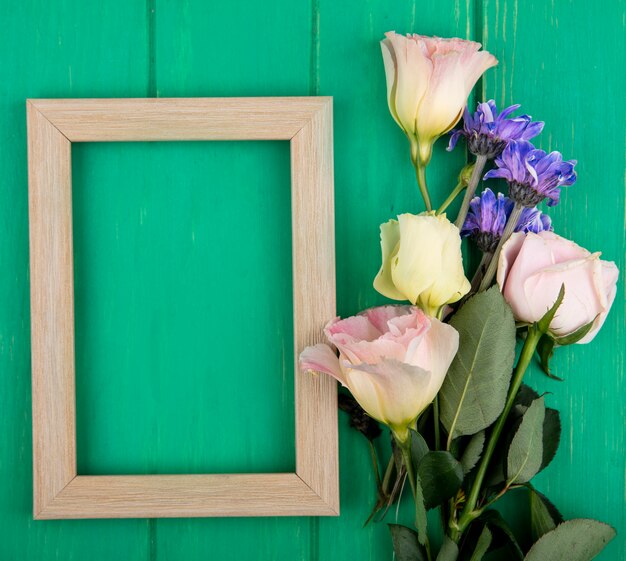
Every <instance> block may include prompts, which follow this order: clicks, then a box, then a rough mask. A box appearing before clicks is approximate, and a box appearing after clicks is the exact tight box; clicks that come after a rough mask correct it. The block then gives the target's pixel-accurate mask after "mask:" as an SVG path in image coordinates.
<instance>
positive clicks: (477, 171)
mask: <svg viewBox="0 0 626 561" xmlns="http://www.w3.org/2000/svg"><path fill="white" fill-rule="evenodd" d="M486 163H487V156H477V157H476V164H475V165H474V170H473V171H472V177H470V180H469V183H468V184H467V191H465V196H464V197H463V202H462V203H461V210H459V215H458V216H457V218H456V222H455V223H454V224H455V226H456V227H457V228H458V229H459V230H460V229H461V228H463V224H465V217H466V216H467V211H468V210H469V206H470V202H471V200H472V197H473V196H474V193H475V192H476V187H478V182H479V181H480V178H481V177H482V175H483V170H484V169H485V164H486Z"/></svg>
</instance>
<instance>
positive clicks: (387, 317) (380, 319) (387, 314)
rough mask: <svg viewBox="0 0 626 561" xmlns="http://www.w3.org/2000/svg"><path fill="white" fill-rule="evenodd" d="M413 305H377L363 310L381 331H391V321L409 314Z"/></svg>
mask: <svg viewBox="0 0 626 561" xmlns="http://www.w3.org/2000/svg"><path fill="white" fill-rule="evenodd" d="M412 309H413V308H412V307H411V306H377V307H376V308H370V309H369V310H365V311H364V312H362V314H363V315H365V316H366V317H367V319H368V320H369V321H370V323H371V324H372V325H373V326H374V327H375V328H376V329H378V331H380V332H381V333H386V332H387V331H389V325H388V323H389V321H391V320H393V319H394V318H398V317H402V316H408V315H410V314H411V310H412Z"/></svg>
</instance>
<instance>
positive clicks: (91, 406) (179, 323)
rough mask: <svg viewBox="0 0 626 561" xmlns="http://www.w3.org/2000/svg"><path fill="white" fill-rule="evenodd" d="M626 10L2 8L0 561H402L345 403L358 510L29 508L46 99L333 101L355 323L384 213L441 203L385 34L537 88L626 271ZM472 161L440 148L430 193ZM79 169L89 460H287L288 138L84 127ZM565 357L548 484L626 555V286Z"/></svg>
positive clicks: (81, 406) (344, 448)
mask: <svg viewBox="0 0 626 561" xmlns="http://www.w3.org/2000/svg"><path fill="white" fill-rule="evenodd" d="M625 17H626V6H625V3H624V1H623V0H610V1H606V2H595V3H593V2H588V1H583V0H552V1H551V2H546V1H544V0H428V1H426V0H423V1H418V0H413V1H412V2H411V1H405V0H395V1H394V2H390V1H388V0H342V1H340V2H337V1H336V0H332V1H331V0H298V1H293V0H268V1H264V2H260V1H254V0H228V1H223V2H217V1H207V0H177V1H175V0H144V1H141V2H139V1H134V0H108V1H106V2H90V1H85V0H46V1H44V0H22V1H20V2H13V1H9V0H2V1H1V2H0V37H2V42H1V45H2V47H1V49H0V71H1V77H2V78H1V81H0V114H1V115H2V118H1V120H0V123H1V126H0V178H1V179H0V193H1V198H0V265H1V267H0V270H1V271H2V274H1V275H0V290H1V291H0V296H1V299H0V420H1V423H2V425H1V431H0V560H2V561H4V560H24V561H28V560H37V561H46V560H52V559H54V560H62V561H69V560H76V561H83V560H88V561H101V560H102V561H110V560H114V559H120V560H125V561H140V560H150V561H154V560H157V559H158V560H168V561H169V560H184V561H195V560H209V559H210V560H229V559H233V560H255V561H256V560H263V561H266V560H267V561H269V560H277V561H282V560H307V561H308V560H311V561H317V560H324V561H333V560H340V559H341V560H345V559H350V560H352V559H355V560H356V559H358V560H366V559H372V560H377V561H378V560H389V559H391V553H390V549H389V540H388V535H387V529H386V527H385V526H384V525H382V524H381V525H371V526H369V527H368V528H366V529H362V528H361V526H362V523H363V520H364V519H365V518H366V516H367V514H368V510H369V506H370V502H369V500H370V498H371V496H372V492H373V481H372V476H371V473H370V466H369V464H368V458H367V450H366V447H365V444H364V442H363V441H362V440H361V439H360V437H358V436H357V435H355V434H353V433H352V432H351V431H350V430H348V428H347V427H346V419H345V417H344V416H343V415H341V416H340V425H341V426H340V433H341V434H340V437H341V438H340V453H341V513H342V514H341V517H339V518H330V519H316V518H286V519H275V518H262V519H192V520H104V521H102V520H100V521H98V520H87V521H71V520H70V521H38V522H34V521H33V520H32V516H31V497H32V487H31V478H32V468H31V419H30V416H31V406H30V357H29V354H30V341H29V340H30V336H29V302H28V287H29V280H28V239H27V232H28V222H27V173H26V137H25V103H24V102H25V99H26V98H28V97H108V96H110V97H145V96H149V97H154V96H265V95H316V94H322V95H332V96H334V99H335V174H336V231H337V301H338V311H339V313H341V314H342V315H346V314H352V313H355V312H357V311H359V310H360V309H362V308H364V307H367V306H371V305H374V304H377V303H380V302H382V301H383V299H382V298H381V297H380V296H378V295H377V294H376V293H375V292H374V290H373V289H372V287H371V282H372V279H373V277H374V275H375V273H376V271H377V269H378V266H379V249H378V225H379V223H381V222H383V221H386V220H387V219H388V218H389V217H391V216H393V215H395V214H397V213H399V212H405V211H412V212H417V211H420V210H421V206H420V202H419V198H418V195H417V190H416V187H415V184H414V179H413V176H412V169H411V167H410V163H409V158H408V153H407V146H406V142H405V139H404V138H403V137H402V135H401V134H400V132H399V130H398V129H397V127H396V125H395V124H394V123H393V121H392V119H391V117H390V116H389V115H388V112H387V108H386V101H385V91H384V90H385V82H384V75H383V68H382V62H381V58H380V52H379V47H378V40H379V39H380V38H381V37H382V35H383V33H384V32H385V31H387V30H390V29H395V30H396V31H398V32H402V31H416V32H419V33H423V34H438V35H443V36H451V35H458V36H461V37H468V38H472V39H476V40H479V41H482V42H483V43H484V44H485V45H486V48H488V49H489V50H490V51H491V52H493V53H494V54H495V55H496V56H497V57H498V58H499V59H500V61H501V62H500V65H499V66H498V67H497V68H496V69H493V70H490V71H489V72H488V74H487V76H486V77H485V79H484V80H483V81H482V83H481V84H480V85H479V88H478V90H477V99H480V98H483V97H485V98H489V97H494V98H495V99H496V100H497V101H498V103H509V102H513V101H515V102H521V103H523V105H524V110H526V111H528V112H529V113H531V114H532V115H533V116H535V117H536V118H541V119H543V120H545V121H546V122H547V124H546V128H545V132H544V134H543V135H542V136H541V137H540V139H539V143H540V144H541V146H542V147H543V148H546V149H548V148H552V149H558V150H561V151H562V152H563V153H564V154H565V156H566V157H574V158H577V159H578V160H580V164H579V166H578V170H579V181H578V183H577V184H576V186H574V187H572V188H569V189H566V191H565V194H564V197H563V202H562V204H561V205H560V206H558V207H557V208H555V209H554V210H553V211H552V216H553V217H554V222H555V225H556V229H557V231H558V232H559V233H562V234H564V235H565V236H568V237H571V238H573V239H575V240H576V241H578V242H579V243H580V244H582V245H584V246H585V247H588V248H589V249H591V250H602V251H604V255H605V256H606V258H608V259H612V260H615V261H617V262H618V265H619V266H620V268H621V270H622V271H624V168H625V162H624V154H625V150H624V148H625V146H624V125H625V123H626V113H625V105H624V88H625V87H626V78H625V72H624V63H623V53H624V50H625V48H626V44H625V28H624V18H625ZM481 90H482V91H481ZM464 161H465V155H464V154H463V151H462V150H458V151H456V152H455V153H454V154H451V155H449V154H447V153H445V152H444V150H443V146H438V147H437V149H436V151H435V155H434V163H433V165H432V166H431V167H430V168H429V175H430V177H431V178H432V180H431V183H432V186H433V187H432V188H433V191H434V194H435V200H438V201H442V200H443V198H444V195H445V193H446V191H447V189H449V188H450V187H451V186H452V184H453V181H454V178H455V176H456V173H457V171H458V168H459V167H460V166H461V165H462V164H463V162H464ZM73 173H74V185H75V194H74V205H75V215H74V227H75V239H76V247H75V258H76V329H77V347H78V348H77V370H78V372H77V376H78V389H77V393H78V427H79V429H78V432H79V434H78V444H79V468H80V472H81V473H93V474H98V473H144V474H147V473H165V472H168V473H185V472H188V473H190V472H203V471H218V472H219V471H246V472H247V471H273V470H279V471H287V470H291V469H293V465H294V456H293V452H294V450H293V444H292V441H293V433H294V431H293V397H292V391H293V380H292V375H293V371H292V370H293V368H292V363H293V351H292V349H291V336H292V327H293V326H292V324H291V319H290V318H291V311H292V310H291V304H290V291H291V280H290V267H291V261H290V257H289V255H290V243H291V242H290V227H291V226H290V214H289V205H290V200H289V153H288V146H287V145H286V143H279V142H277V143H243V142H242V143H171V144H167V143H154V144H110V145H101V144H88V145H80V146H75V148H74V162H73ZM555 364H556V369H557V371H558V372H559V373H560V374H562V375H564V376H565V377H566V379H567V380H566V382H565V383H556V382H552V381H549V380H547V379H546V378H545V377H543V376H542V375H541V374H539V373H538V372H537V371H534V372H532V373H531V374H530V377H529V381H530V383H531V384H532V385H534V386H535V387H536V388H537V389H539V390H541V391H548V392H551V394H550V395H548V396H547V402H548V403H549V404H550V405H551V406H557V407H558V408H559V409H560V410H561V412H562V417H563V423H564V432H563V439H562V444H561V448H560V451H559V453H558V455H557V457H556V459H555V461H554V462H553V464H552V466H551V467H550V468H549V469H548V470H547V472H544V473H543V474H541V475H540V476H539V477H538V480H537V486H538V487H539V488H540V489H541V490H542V491H544V492H545V493H547V494H548V495H549V496H550V497H551V498H552V499H553V501H554V502H555V503H556V504H557V505H558V506H559V507H560V508H561V510H562V512H563V513H564V515H565V516H566V517H577V516H580V517H583V516H586V517H596V518H598V519H601V520H604V521H607V522H609V523H611V524H612V525H613V526H615V527H616V528H617V529H618V531H619V532H620V535H619V537H618V539H617V540H615V541H614V542H613V543H612V544H611V545H610V546H609V547H608V548H607V549H606V551H605V552H604V553H603V554H602V555H601V556H600V558H601V559H604V560H607V561H608V560H612V561H623V560H625V559H626V554H625V553H624V551H625V549H626V548H625V547H624V544H625V543H626V542H625V536H626V521H625V508H624V501H625V491H626V489H625V482H624V479H625V463H624V448H625V444H626V442H625V432H626V431H625V425H624V405H623V400H624V395H625V394H626V383H625V380H624V283H623V281H620V285H619V288H618V296H617V299H616V302H615V306H614V308H613V311H612V313H611V316H610V317H609V319H608V321H607V323H606V325H605V327H604V329H603V331H602V332H601V334H600V335H599V336H598V337H597V339H596V341H595V342H594V344H592V345H589V346H584V347H583V346H581V347H576V348H567V349H563V350H561V352H559V355H558V357H557V360H556V363H555ZM525 508H526V507H525V506H524V504H523V501H516V500H512V501H508V506H507V510H508V513H509V514H511V515H513V517H516V518H519V517H521V516H522V515H523V513H524V511H525ZM392 519H393V516H390V519H389V520H390V521H391V520H392ZM521 533H522V534H523V533H524V531H523V530H521Z"/></svg>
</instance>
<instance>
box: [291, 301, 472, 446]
mask: <svg viewBox="0 0 626 561" xmlns="http://www.w3.org/2000/svg"><path fill="white" fill-rule="evenodd" d="M324 333H325V334H326V337H327V338H328V340H329V341H330V342H331V343H332V344H333V345H334V346H335V347H337V349H339V357H337V355H336V353H335V352H334V351H333V350H332V349H331V348H330V347H329V346H328V345H324V344H319V345H315V346H313V347H307V348H306V349H304V351H303V352H302V354H301V355H300V366H301V367H302V368H303V369H305V370H313V371H318V372H324V373H326V374H330V375H331V376H333V377H334V378H336V379H337V380H339V382H341V384H342V385H343V386H345V387H346V388H348V389H349V390H350V391H351V392H352V395H353V396H354V398H355V399H356V400H357V401H358V402H359V404H360V405H361V407H363V409H365V411H366V412H367V413H368V414H369V415H370V416H371V417H373V418H374V419H376V420H378V421H380V422H382V423H385V424H386V425H388V426H389V427H390V428H391V429H392V430H393V432H394V434H395V435H396V437H397V438H398V439H399V440H400V441H401V442H404V441H406V439H407V437H408V429H409V427H410V426H412V425H413V424H414V423H415V421H416V420H417V417H418V416H419V414H420V413H421V412H422V411H423V410H424V409H425V408H426V407H427V406H428V405H429V404H430V403H431V401H432V400H433V399H434V398H435V395H437V392H438V391H439V388H441V384H442V383H443V380H444V377H445V375H446V372H447V371H448V368H449V366H450V363H451V362H452V359H453V358H454V355H455V354H456V351H457V349H458V347H459V334H458V333H457V331H456V330H455V329H454V328H453V327H451V326H450V325H447V324H445V323H442V322H440V321H439V320H437V319H434V318H429V317H428V316H427V315H426V314H424V312H422V311H421V310H420V309H419V308H416V307H414V306H381V307H378V308H371V309H369V310H366V311H364V312H361V313H360V314H359V315H356V316H353V317H349V318H346V319H344V320H342V319H340V318H335V319H334V320H332V321H331V322H329V323H328V324H327V325H326V327H325V329H324Z"/></svg>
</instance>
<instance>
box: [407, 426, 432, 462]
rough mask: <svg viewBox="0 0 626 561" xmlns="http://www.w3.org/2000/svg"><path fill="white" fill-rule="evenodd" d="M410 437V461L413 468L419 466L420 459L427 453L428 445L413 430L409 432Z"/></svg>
mask: <svg viewBox="0 0 626 561" xmlns="http://www.w3.org/2000/svg"><path fill="white" fill-rule="evenodd" d="M409 432H410V435H411V459H412V460H413V465H414V466H419V464H420V462H421V461H422V458H423V457H424V456H425V455H426V454H427V453H428V444H426V441H425V440H424V437H423V436H422V435H421V434H420V433H419V432H416V431H414V430H412V429H411V430H410V431H409Z"/></svg>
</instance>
